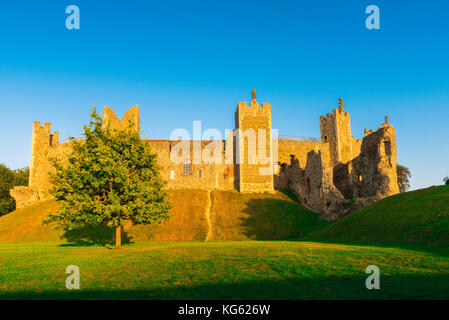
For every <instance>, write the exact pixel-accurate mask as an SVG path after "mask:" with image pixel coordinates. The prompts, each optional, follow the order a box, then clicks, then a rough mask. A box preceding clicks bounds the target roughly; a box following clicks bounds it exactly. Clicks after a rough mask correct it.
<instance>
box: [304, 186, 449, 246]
mask: <svg viewBox="0 0 449 320" xmlns="http://www.w3.org/2000/svg"><path fill="white" fill-rule="evenodd" d="M311 239H315V240H326V241H341V242H366V243H382V244H389V245H395V244H415V245H432V246H440V247H447V246H449V186H438V187H431V188H427V189H421V190H416V191H411V192H407V193H402V194H398V195H395V196H392V197H389V198H386V199H382V200H380V201H378V202H376V203H374V204H372V205H370V206H368V207H365V208H363V209H361V210H359V211H357V212H354V213H352V214H350V215H349V216H347V217H345V218H343V219H340V220H338V221H335V222H334V223H332V224H331V225H330V226H327V227H326V228H323V229H322V230H320V231H317V232H315V233H314V234H313V236H312V237H311Z"/></svg>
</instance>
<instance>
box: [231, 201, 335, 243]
mask: <svg viewBox="0 0 449 320" xmlns="http://www.w3.org/2000/svg"><path fill="white" fill-rule="evenodd" d="M287 196H289V198H290V199H291V200H293V201H294V202H292V201H288V200H282V199H272V198H265V199H251V200H249V201H247V202H246V203H245V204H246V208H245V209H243V212H244V213H246V214H247V216H246V217H242V218H240V221H239V224H240V225H241V227H242V228H243V232H244V234H245V236H246V237H248V238H249V239H254V240H289V239H304V238H305V237H306V236H308V235H309V234H310V233H311V232H314V231H316V230H317V229H319V228H321V227H323V226H324V225H327V224H328V223H329V222H327V221H324V220H319V218H318V214H317V213H315V212H312V211H310V210H308V209H306V208H304V207H303V206H302V205H300V204H299V203H298V200H297V199H296V197H295V196H294V194H287Z"/></svg>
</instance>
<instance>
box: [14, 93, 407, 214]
mask: <svg viewBox="0 0 449 320" xmlns="http://www.w3.org/2000/svg"><path fill="white" fill-rule="evenodd" d="M104 119H105V125H106V126H108V127H109V128H112V129H124V128H130V129H131V130H137V129H138V128H139V126H140V113H139V107H138V106H134V107H133V108H131V109H129V110H128V111H127V112H126V113H125V115H124V117H123V119H122V120H119V119H118V118H117V115H116V114H115V112H114V111H113V110H112V109H110V108H108V107H105V113H104ZM235 121H236V130H233V131H231V133H230V134H229V136H228V137H227V139H226V140H224V141H222V140H217V141H171V140H148V141H146V143H147V145H148V147H149V148H150V149H151V151H153V152H155V153H157V155H158V163H159V166H160V169H161V171H160V172H161V175H162V177H163V178H164V179H165V180H166V181H167V182H168V184H167V188H168V189H201V190H213V189H218V190H232V189H237V190H239V191H241V192H266V191H268V192H270V191H272V190H274V189H279V190H282V189H284V188H290V189H291V190H293V191H294V193H295V194H296V195H297V197H298V199H299V200H300V201H301V202H302V204H303V205H305V206H306V207H308V208H310V209H312V210H314V211H317V212H320V213H321V214H322V217H323V218H325V219H334V218H338V217H342V216H344V215H346V214H347V213H349V212H351V211H354V210H356V209H358V208H360V207H363V206H365V205H367V204H369V203H371V202H373V201H376V200H378V199H381V198H383V197H387V196H390V195H393V194H395V193H398V192H399V188H398V184H397V173H396V165H397V164H396V162H397V150H396V133H395V129H394V127H393V126H391V125H390V124H389V123H388V119H387V118H386V121H385V123H384V124H382V126H381V128H380V129H378V130H377V131H374V130H366V129H365V135H364V138H363V140H361V139H356V138H354V137H352V135H351V122H350V115H349V113H348V112H345V111H344V109H343V102H342V100H341V99H340V100H339V106H338V109H334V110H333V111H332V113H329V114H327V115H326V116H322V117H321V118H320V131H321V141H320V142H317V141H297V140H278V141H277V146H278V159H277V162H276V159H272V157H273V155H274V153H273V150H272V148H273V145H274V144H273V141H272V136H271V105H270V104H269V103H262V106H260V104H259V103H258V102H257V101H256V97H255V91H253V99H252V101H251V102H250V106H249V107H248V105H247V103H246V102H240V103H239V104H238V107H237V111H236V112H235ZM130 124H131V126H130ZM259 129H264V130H265V132H264V133H265V137H266V140H265V145H264V147H265V154H263V152H260V151H261V150H259V147H260V146H259V144H258V138H259V136H258V135H259V134H261V133H260V132H259V131H258V130H259ZM247 130H253V134H255V136H254V137H253V138H252V139H251V138H248V135H247V133H248V132H247ZM254 138H255V139H254ZM58 139H59V134H58V132H54V133H51V124H50V123H44V125H43V126H41V125H40V123H39V122H34V123H33V138H32V152H31V161H30V181H29V182H30V183H29V187H15V188H14V189H12V190H11V191H10V193H11V195H12V196H13V198H14V199H15V200H16V204H17V208H21V207H24V206H27V205H29V204H32V203H33V202H36V201H39V200H43V199H46V198H48V197H49V195H48V190H49V189H50V188H51V185H50V182H49V172H51V170H53V169H52V166H51V164H50V161H49V159H50V158H51V157H56V158H59V159H64V158H65V157H66V155H67V154H68V153H69V152H70V151H71V143H70V142H68V143H58V142H59V141H58ZM237 141H239V143H237ZM180 143H182V144H183V146H187V149H188V152H186V153H184V155H183V154H182V150H178V149H179V144H180ZM237 148H238V150H237ZM251 149H252V150H256V153H255V154H254V153H252V154H251V155H249V152H248V151H249V150H251ZM176 150H177V151H178V152H174V151H176ZM198 151H199V152H200V153H199V156H198V153H196V152H198ZM171 154H172V156H173V154H175V156H177V157H176V158H177V159H178V160H179V161H178V162H176V163H175V162H173V161H172V159H171ZM264 156H266V157H267V158H268V160H271V161H269V163H262V160H263V157H264ZM237 157H238V159H237ZM197 160H199V161H197ZM237 160H239V161H237ZM252 161H254V162H255V163H251V162H252ZM261 169H268V170H271V173H270V174H268V175H263V174H261ZM269 172H270V171H269Z"/></svg>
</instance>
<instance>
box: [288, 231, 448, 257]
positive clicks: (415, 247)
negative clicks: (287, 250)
mask: <svg viewBox="0 0 449 320" xmlns="http://www.w3.org/2000/svg"><path fill="white" fill-rule="evenodd" d="M289 241H303V242H304V241H307V242H319V243H325V244H341V245H348V246H357V247H373V248H374V247H375V248H385V249H391V248H394V249H401V250H409V251H415V252H421V253H428V254H433V255H435V256H439V257H449V247H440V246H437V245H425V244H415V243H398V242H375V241H372V242H369V241H338V240H328V239H320V238H319V237H314V236H310V237H306V238H305V239H289Z"/></svg>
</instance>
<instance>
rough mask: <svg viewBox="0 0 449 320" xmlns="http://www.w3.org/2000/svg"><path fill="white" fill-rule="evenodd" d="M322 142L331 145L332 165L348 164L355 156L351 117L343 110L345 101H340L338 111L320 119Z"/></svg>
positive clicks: (333, 111) (335, 110)
mask: <svg viewBox="0 0 449 320" xmlns="http://www.w3.org/2000/svg"><path fill="white" fill-rule="evenodd" d="M320 131H321V141H322V142H328V143H329V149H330V156H331V164H332V166H335V165H336V164H338V163H346V162H348V161H350V160H352V159H353V158H354V156H355V154H354V152H353V140H354V139H353V138H352V135H351V116H350V115H349V112H345V110H344V108H343V99H342V98H340V99H338V109H334V110H332V113H328V114H327V115H326V116H321V118H320Z"/></svg>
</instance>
